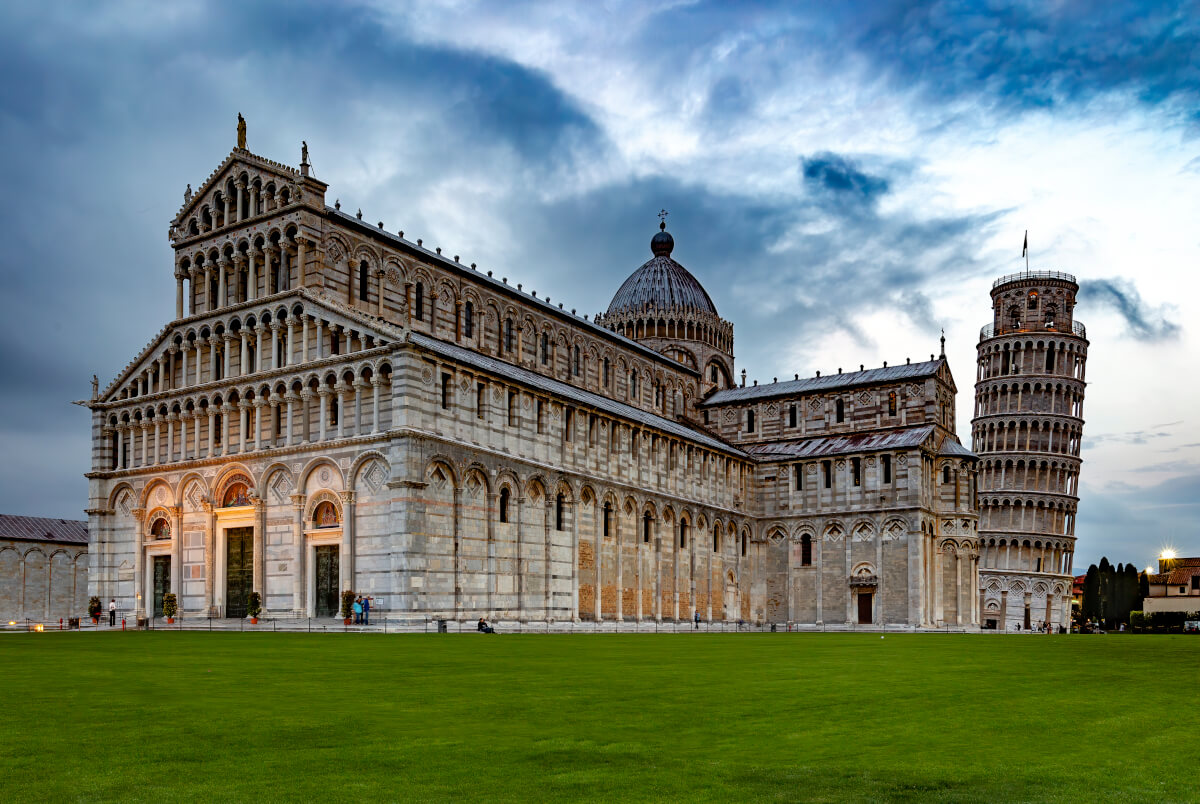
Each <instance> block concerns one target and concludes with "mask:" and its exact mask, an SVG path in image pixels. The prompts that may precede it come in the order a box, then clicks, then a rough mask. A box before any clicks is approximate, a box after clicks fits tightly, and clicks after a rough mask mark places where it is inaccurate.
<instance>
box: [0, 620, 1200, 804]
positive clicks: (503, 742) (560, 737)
mask: <svg viewBox="0 0 1200 804" xmlns="http://www.w3.org/2000/svg"><path fill="white" fill-rule="evenodd" d="M0 678H3V679H4V696H3V705H0V800H3V801H29V800H44V801H102V800H141V801H181V800H203V801H226V800H242V801H250V800H255V801H267V800H301V799H302V800H320V801H328V800H334V801H376V800H395V801H406V800H414V799H416V800H460V799H463V798H471V799H483V800H488V801H497V800H522V799H523V800H530V799H532V800H541V801H559V800H566V799H583V798H588V799H593V798H599V799H609V800H625V799H637V800H648V799H653V800H673V801H681V800H688V801H696V800H737V801H747V800H796V799H803V800H816V801H843V800H911V801H989V802H990V801H1044V800H1053V801H1063V802H1072V804H1082V803H1083V802H1092V801H1122V802H1123V801H1164V800H1167V801H1196V800H1200V781H1198V771H1200V704H1198V702H1197V682H1200V638H1194V637H1189V636H1142V637H1139V636H1129V635H1124V636H1118V635H1113V636H1107V637H1105V636H1085V637H1080V636H1075V637H1062V636H1055V637H1036V636H999V635H988V636H963V635H933V634H929V635H888V636H887V637H886V639H880V637H879V635H877V634H875V635H866V634H828V635H826V634H806V635H796V634H774V635H772V634H746V635H732V634H731V635H705V634H701V635H695V634H689V635H686V636H685V635H678V636H666V635H664V636H650V635H622V636H615V635H593V636H583V635H560V636H532V635H530V636H517V635H500V636H495V637H485V636H482V635H463V636H458V635H440V636H439V635H411V636H407V635H406V636H396V635H386V636H385V635H374V634H372V635H361V634H348V635H341V634H339V635H307V634H257V633H256V634H249V633H247V634H240V633H186V632H185V633H178V632H175V633H172V632H153V633H136V632H131V633H119V632H118V633H83V634H79V633H63V634H59V633H47V634H40V635H33V634H30V635H0Z"/></svg>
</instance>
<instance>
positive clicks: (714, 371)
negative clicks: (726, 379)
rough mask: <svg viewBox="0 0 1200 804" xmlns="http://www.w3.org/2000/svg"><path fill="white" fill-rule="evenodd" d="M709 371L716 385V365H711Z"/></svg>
mask: <svg viewBox="0 0 1200 804" xmlns="http://www.w3.org/2000/svg"><path fill="white" fill-rule="evenodd" d="M709 373H710V375H711V376H712V383H713V385H716V384H717V367H716V365H713V367H712V368H711V369H710V370H709Z"/></svg>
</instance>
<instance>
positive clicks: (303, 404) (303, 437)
mask: <svg viewBox="0 0 1200 804" xmlns="http://www.w3.org/2000/svg"><path fill="white" fill-rule="evenodd" d="M312 395H313V392H312V389H311V388H304V389H302V390H301V391H300V435H299V440H300V442H301V443H308V442H310V441H312V439H311V438H310V435H311V433H312V430H311V427H310V424H309V421H308V401H309V400H310V399H312Z"/></svg>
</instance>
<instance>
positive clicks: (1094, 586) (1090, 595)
mask: <svg viewBox="0 0 1200 804" xmlns="http://www.w3.org/2000/svg"><path fill="white" fill-rule="evenodd" d="M1100 605H1101V603H1100V570H1099V569H1097V568H1096V565H1095V564H1092V565H1091V566H1090V567H1088V571H1087V577H1086V578H1084V579H1083V616H1084V619H1087V620H1099V619H1100Z"/></svg>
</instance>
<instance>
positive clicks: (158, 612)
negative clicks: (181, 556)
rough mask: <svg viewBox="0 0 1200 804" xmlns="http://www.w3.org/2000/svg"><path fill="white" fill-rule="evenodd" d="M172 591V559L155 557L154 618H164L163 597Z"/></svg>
mask: <svg viewBox="0 0 1200 804" xmlns="http://www.w3.org/2000/svg"><path fill="white" fill-rule="evenodd" d="M170 591H171V557H170V556H155V557H154V616H155V617H161V616H163V595H165V594H166V593H167V592H170Z"/></svg>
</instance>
